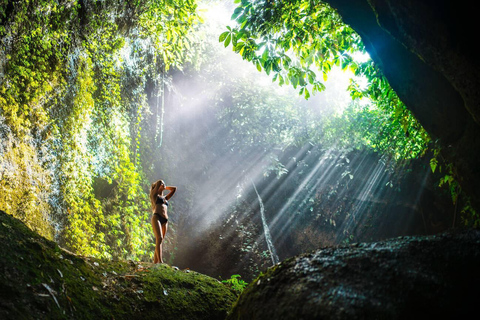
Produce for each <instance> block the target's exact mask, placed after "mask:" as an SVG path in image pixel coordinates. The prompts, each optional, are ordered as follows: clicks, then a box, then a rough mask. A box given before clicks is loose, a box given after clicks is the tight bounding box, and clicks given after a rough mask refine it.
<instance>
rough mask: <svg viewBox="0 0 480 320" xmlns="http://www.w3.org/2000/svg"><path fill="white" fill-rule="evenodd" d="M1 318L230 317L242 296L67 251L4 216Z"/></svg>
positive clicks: (205, 281)
mask: <svg viewBox="0 0 480 320" xmlns="http://www.w3.org/2000/svg"><path fill="white" fill-rule="evenodd" d="M0 239H1V243H2V245H1V247H0V319H5V320H8V319H175V320H177V319H209V320H210V319H224V318H225V316H226V314H227V311H228V310H229V309H230V307H231V305H232V303H233V302H234V301H235V299H236V294H234V292H233V291H232V290H231V289H229V288H228V287H227V286H225V285H224V284H223V283H221V282H220V281H218V280H216V279H213V278H211V277H208V276H205V275H202V274H200V273H197V272H194V271H190V270H179V269H178V268H175V267H171V266H168V265H155V266H153V265H152V264H151V263H143V262H134V261H109V260H101V259H95V258H88V257H81V256H77V255H74V254H72V253H69V252H67V251H65V250H63V249H61V248H60V247H58V246H57V245H56V244H55V243H54V242H51V241H48V240H46V239H45V238H43V237H40V236H39V235H37V234H36V233H34V232H32V231H31V230H30V229H28V228H27V227H26V226H25V225H24V224H23V223H22V222H20V221H19V220H17V219H15V218H13V217H12V216H10V215H8V214H6V213H4V212H3V211H0Z"/></svg>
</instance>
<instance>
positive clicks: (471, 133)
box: [327, 0, 480, 208]
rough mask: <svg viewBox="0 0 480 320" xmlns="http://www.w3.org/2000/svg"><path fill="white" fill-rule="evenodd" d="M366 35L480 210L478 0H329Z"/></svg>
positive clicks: (396, 87)
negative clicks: (473, 0) (476, 50)
mask: <svg viewBox="0 0 480 320" xmlns="http://www.w3.org/2000/svg"><path fill="white" fill-rule="evenodd" d="M327 2H329V3H330V4H331V5H332V6H333V7H334V8H336V9H337V10H338V12H339V13H340V14H341V15H342V17H343V18H344V20H345V22H346V23H348V24H350V25H351V26H352V27H353V28H354V29H355V31H357V32H358V33H359V34H360V36H361V37H362V40H363V42H364V43H365V46H366V48H367V50H368V52H369V53H370V55H371V57H372V58H373V59H374V61H375V62H376V64H377V65H378V66H379V67H380V68H381V70H382V71H383V73H384V75H385V77H386V78H387V79H388V81H389V82H390V84H391V86H392V87H393V88H394V90H395V91H396V92H397V94H398V96H399V97H400V98H401V99H402V101H403V102H404V103H405V105H406V106H407V107H408V108H409V109H410V110H412V112H413V113H414V114H415V116H416V117H417V118H418V120H419V121H420V123H421V124H422V125H423V126H424V128H425V129H426V130H427V131H428V132H429V133H430V134H431V136H432V137H433V139H434V140H437V139H439V141H440V143H441V145H442V147H443V155H444V156H445V157H446V158H447V159H449V160H450V161H452V162H453V163H454V164H455V166H456V169H457V172H456V173H457V174H458V178H459V179H460V182H461V185H462V188H463V189H464V190H465V191H467V193H468V194H469V195H470V196H471V197H472V198H473V201H474V202H476V207H477V208H480V188H478V187H477V181H479V179H480V125H479V124H480V121H479V119H480V93H479V90H478V88H479V86H480V77H479V74H480V72H479V71H480V63H479V62H478V61H479V60H478V59H477V58H476V52H475V49H474V48H475V44H474V41H475V39H476V34H475V33H476V28H475V27H474V23H475V21H476V20H475V16H474V15H475V12H476V10H475V7H474V5H475V2H471V1H462V0H460V1H448V0H438V1H436V0H395V1H393V0H328V1H327Z"/></svg>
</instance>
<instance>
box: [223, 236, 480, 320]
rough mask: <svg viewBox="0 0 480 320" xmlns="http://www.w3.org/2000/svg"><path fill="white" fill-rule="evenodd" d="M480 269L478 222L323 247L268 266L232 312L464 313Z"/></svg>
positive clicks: (275, 315)
mask: <svg viewBox="0 0 480 320" xmlns="http://www.w3.org/2000/svg"><path fill="white" fill-rule="evenodd" d="M478 270H480V231H479V230H470V231H464V232H456V233H445V234H441V235H437V236H429V237H402V238H396V239H392V240H388V241H383V242H376V243H363V244H356V245H351V246H344V247H336V248H335V247H331V248H324V249H320V250H317V251H315V252H312V253H307V254H303V255H300V256H297V257H294V258H291V259H288V260H285V261H283V262H281V263H280V264H278V265H276V266H274V267H272V268H270V269H269V270H267V272H266V273H265V274H263V275H261V276H260V277H259V278H257V279H256V280H255V281H254V282H252V283H251V284H250V285H249V286H248V287H247V289H246V290H245V291H244V292H243V293H242V295H241V296H240V298H239V300H238V301H237V303H236V305H235V306H234V308H233V310H232V312H231V314H230V315H229V317H228V319H295V320H297V319H349V320H354V319H389V320H392V319H464V318H465V319H466V318H469V317H468V316H467V315H469V314H475V313H478V311H477V310H476V309H477V303H478V297H479V294H478V288H479V285H480V275H479V273H478Z"/></svg>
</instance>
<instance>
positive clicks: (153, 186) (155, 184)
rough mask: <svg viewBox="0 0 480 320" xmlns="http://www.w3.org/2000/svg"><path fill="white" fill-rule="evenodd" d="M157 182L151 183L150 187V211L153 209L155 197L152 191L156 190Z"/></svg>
mask: <svg viewBox="0 0 480 320" xmlns="http://www.w3.org/2000/svg"><path fill="white" fill-rule="evenodd" d="M158 181H160V180H158ZM158 181H157V182H154V183H152V187H151V188H150V204H151V205H152V210H154V209H155V195H154V194H153V191H154V190H155V189H156V188H157V184H158Z"/></svg>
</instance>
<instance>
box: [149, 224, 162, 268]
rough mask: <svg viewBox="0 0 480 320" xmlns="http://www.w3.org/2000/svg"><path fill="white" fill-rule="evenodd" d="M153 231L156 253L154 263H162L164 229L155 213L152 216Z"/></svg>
mask: <svg viewBox="0 0 480 320" xmlns="http://www.w3.org/2000/svg"><path fill="white" fill-rule="evenodd" d="M152 227H153V233H154V234H155V253H154V254H153V263H162V262H163V260H162V242H163V232H162V231H163V230H162V226H161V224H160V220H159V219H158V218H157V217H156V216H155V215H154V216H153V217H152Z"/></svg>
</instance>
